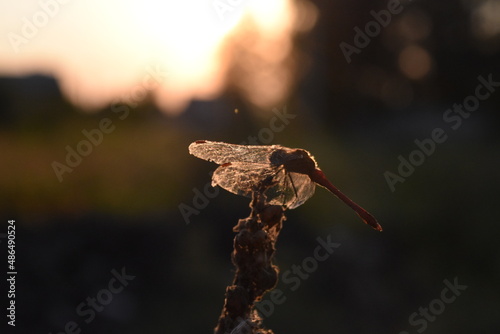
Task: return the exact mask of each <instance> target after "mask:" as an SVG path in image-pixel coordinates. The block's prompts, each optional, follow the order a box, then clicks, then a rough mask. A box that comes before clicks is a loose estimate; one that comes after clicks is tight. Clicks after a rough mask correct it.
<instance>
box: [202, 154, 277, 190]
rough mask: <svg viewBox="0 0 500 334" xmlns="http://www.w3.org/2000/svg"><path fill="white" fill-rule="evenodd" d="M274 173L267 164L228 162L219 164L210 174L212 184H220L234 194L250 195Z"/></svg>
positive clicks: (270, 178)
mask: <svg viewBox="0 0 500 334" xmlns="http://www.w3.org/2000/svg"><path fill="white" fill-rule="evenodd" d="M275 174H276V170H275V169H274V168H271V167H269V166H268V165H262V164H254V163H238V162H235V163H230V164H224V165H221V166H219V168H217V169H216V170H215V172H214V175H213V176H212V186H216V185H218V186H220V187H222V188H224V189H226V190H227V191H230V192H232V193H233V194H236V195H241V196H247V197H252V192H253V191H255V190H257V188H258V187H259V186H260V185H261V184H262V182H263V181H265V180H272V177H273V176H274V175H275Z"/></svg>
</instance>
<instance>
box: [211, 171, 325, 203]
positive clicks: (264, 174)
mask: <svg viewBox="0 0 500 334" xmlns="http://www.w3.org/2000/svg"><path fill="white" fill-rule="evenodd" d="M263 182H264V186H266V187H267V188H266V190H265V191H264V194H265V196H266V199H267V202H268V203H269V204H271V205H281V206H285V207H287V208H288V209H294V208H296V207H298V206H300V205H302V204H304V202H305V201H307V200H308V199H309V198H310V197H311V196H312V195H313V194H314V189H315V188H316V186H315V184H314V182H312V181H311V179H310V178H309V176H307V175H304V174H298V173H287V172H286V170H285V169H284V168H283V167H281V168H276V167H268V166H267V165H260V164H250V163H231V164H227V165H222V166H220V167H219V168H217V169H216V170H215V172H214V175H213V176H212V186H215V185H219V186H221V187H222V188H224V189H226V190H227V191H230V192H232V193H233V194H236V195H240V196H247V197H252V193H253V191H255V190H257V189H258V188H259V187H260V186H262V183H263Z"/></svg>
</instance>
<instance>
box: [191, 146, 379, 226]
mask: <svg viewBox="0 0 500 334" xmlns="http://www.w3.org/2000/svg"><path fill="white" fill-rule="evenodd" d="M189 153H191V154H192V155H194V156H196V157H198V158H200V159H203V160H207V161H212V162H215V163H216V164H218V165H219V167H218V168H217V169H216V170H215V171H214V173H213V175H212V186H214V187H215V186H217V185H218V186H220V187H222V188H224V189H226V190H227V191H230V192H232V193H234V194H237V195H242V196H246V197H252V194H253V193H254V192H256V191H263V193H264V195H265V197H266V202H267V203H269V204H271V205H281V206H283V207H285V208H287V209H294V208H296V207H298V206H300V205H302V204H304V202H305V201H307V200H308V199H309V198H311V196H312V195H313V194H314V191H315V188H316V185H320V186H322V187H324V188H326V189H328V190H329V191H330V192H331V193H333V194H334V195H335V196H337V197H338V198H339V199H340V200H341V201H342V202H344V203H345V204H347V205H348V206H349V207H350V208H351V209H353V210H354V211H355V212H356V213H357V214H358V216H359V217H360V218H361V219H362V220H363V222H364V223H365V224H368V225H370V226H371V227H373V228H374V229H376V230H377V231H382V226H380V224H379V223H378V222H377V220H376V219H375V217H373V216H372V215H371V214H370V213H369V212H368V211H366V210H365V209H363V208H362V207H360V206H359V205H358V204H356V203H355V202H353V201H352V200H351V199H350V198H349V197H347V196H346V195H344V194H343V193H342V192H341V191H340V190H339V189H337V187H335V186H334V185H333V184H332V183H331V182H330V181H329V180H328V179H327V178H326V176H325V174H324V173H323V171H321V169H319V167H318V164H317V163H316V160H314V157H313V156H312V155H311V154H310V153H309V152H308V151H306V150H303V149H297V148H288V147H283V146H280V145H236V144H228V143H224V142H215V141H208V140H197V141H195V142H193V143H191V145H189ZM262 189H264V190H262Z"/></svg>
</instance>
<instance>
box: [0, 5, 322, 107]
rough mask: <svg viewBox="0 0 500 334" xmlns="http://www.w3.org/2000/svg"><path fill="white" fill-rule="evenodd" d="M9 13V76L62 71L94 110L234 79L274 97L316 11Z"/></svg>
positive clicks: (177, 95)
mask: <svg viewBox="0 0 500 334" xmlns="http://www.w3.org/2000/svg"><path fill="white" fill-rule="evenodd" d="M0 13H1V14H0V33H1V34H2V35H3V38H2V39H0V75H2V76H22V75H30V74H46V75H51V76H54V77H55V78H56V79H57V80H58V82H59V85H60V87H61V90H62V92H63V94H64V95H65V96H66V97H67V98H68V99H69V100H70V101H71V102H72V103H74V104H76V105H77V106H79V107H81V108H83V109H85V110H88V111H94V110H97V109H99V108H105V107H106V106H107V105H109V104H110V103H113V101H115V102H116V101H117V100H120V101H127V100H132V101H135V102H137V103H139V102H140V101H141V100H142V99H144V98H145V97H146V94H147V95H150V96H152V98H153V99H154V101H155V103H156V104H157V105H158V107H159V108H160V109H161V110H162V111H164V112H167V113H178V112H181V111H182V110H183V109H184V108H185V107H186V105H187V104H188V103H189V101H190V100H191V99H212V98H215V97H217V96H218V95H219V94H221V93H222V91H223V89H224V88H225V87H226V85H227V83H228V80H233V82H232V83H233V84H235V85H236V87H238V88H239V89H240V92H241V93H242V94H243V95H244V96H245V97H246V98H247V99H248V100H249V101H250V102H251V103H253V104H254V105H256V106H258V107H268V106H274V105H275V104H276V103H278V102H279V101H280V100H282V99H283V98H285V97H286V94H287V93H288V92H289V89H290V86H291V83H292V81H293V75H294V74H293V68H294V61H296V60H294V58H293V52H292V51H293V43H292V40H293V37H294V36H295V35H296V34H297V33H300V32H303V31H307V30H309V29H310V28H311V27H312V26H313V25H314V22H315V20H316V17H317V13H316V10H315V8H314V6H313V5H312V4H310V3H308V2H305V1H302V2H296V1H292V0H276V1H265V0H247V1H244V0H239V1H238V0H215V1H214V0H210V1H206V0H205V1H204V0H199V1H195V0H191V1H155V0H142V1H138V0H131V1H118V0H108V1H105V2H103V1H97V0H86V1H79V0H39V1H32V0H29V1H23V2H22V3H21V2H16V1H4V2H2V3H1V4H0ZM229 78H231V79H229Z"/></svg>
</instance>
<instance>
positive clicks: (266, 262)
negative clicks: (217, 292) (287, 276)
mask: <svg viewBox="0 0 500 334" xmlns="http://www.w3.org/2000/svg"><path fill="white" fill-rule="evenodd" d="M250 208H251V213H250V216H249V217H248V218H245V219H240V220H239V221H238V225H236V226H235V227H234V228H233V231H234V232H237V233H238V234H237V235H236V236H235V238H234V250H233V253H232V261H233V263H234V265H235V266H236V273H235V277H234V280H233V284H232V285H230V286H228V287H227V288H226V298H225V302H224V308H223V309H222V313H221V315H220V318H219V321H218V324H217V327H216V328H215V331H214V333H215V334H230V333H231V334H250V333H252V334H273V332H272V331H271V330H268V329H264V328H263V324H262V318H261V317H260V315H259V314H258V312H257V310H256V309H255V304H254V303H255V302H258V301H259V300H261V299H262V296H263V295H264V293H265V292H266V291H268V290H271V289H273V288H274V287H275V286H276V283H277V282H278V267H277V266H275V265H273V264H272V260H273V256H274V251H275V250H276V248H275V244H276V240H277V239H278V235H279V232H280V230H281V226H282V222H283V221H284V220H285V216H284V211H283V209H282V208H281V207H280V206H275V205H267V204H265V197H264V195H262V193H261V192H255V193H254V196H253V199H252V202H251V203H250Z"/></svg>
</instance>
